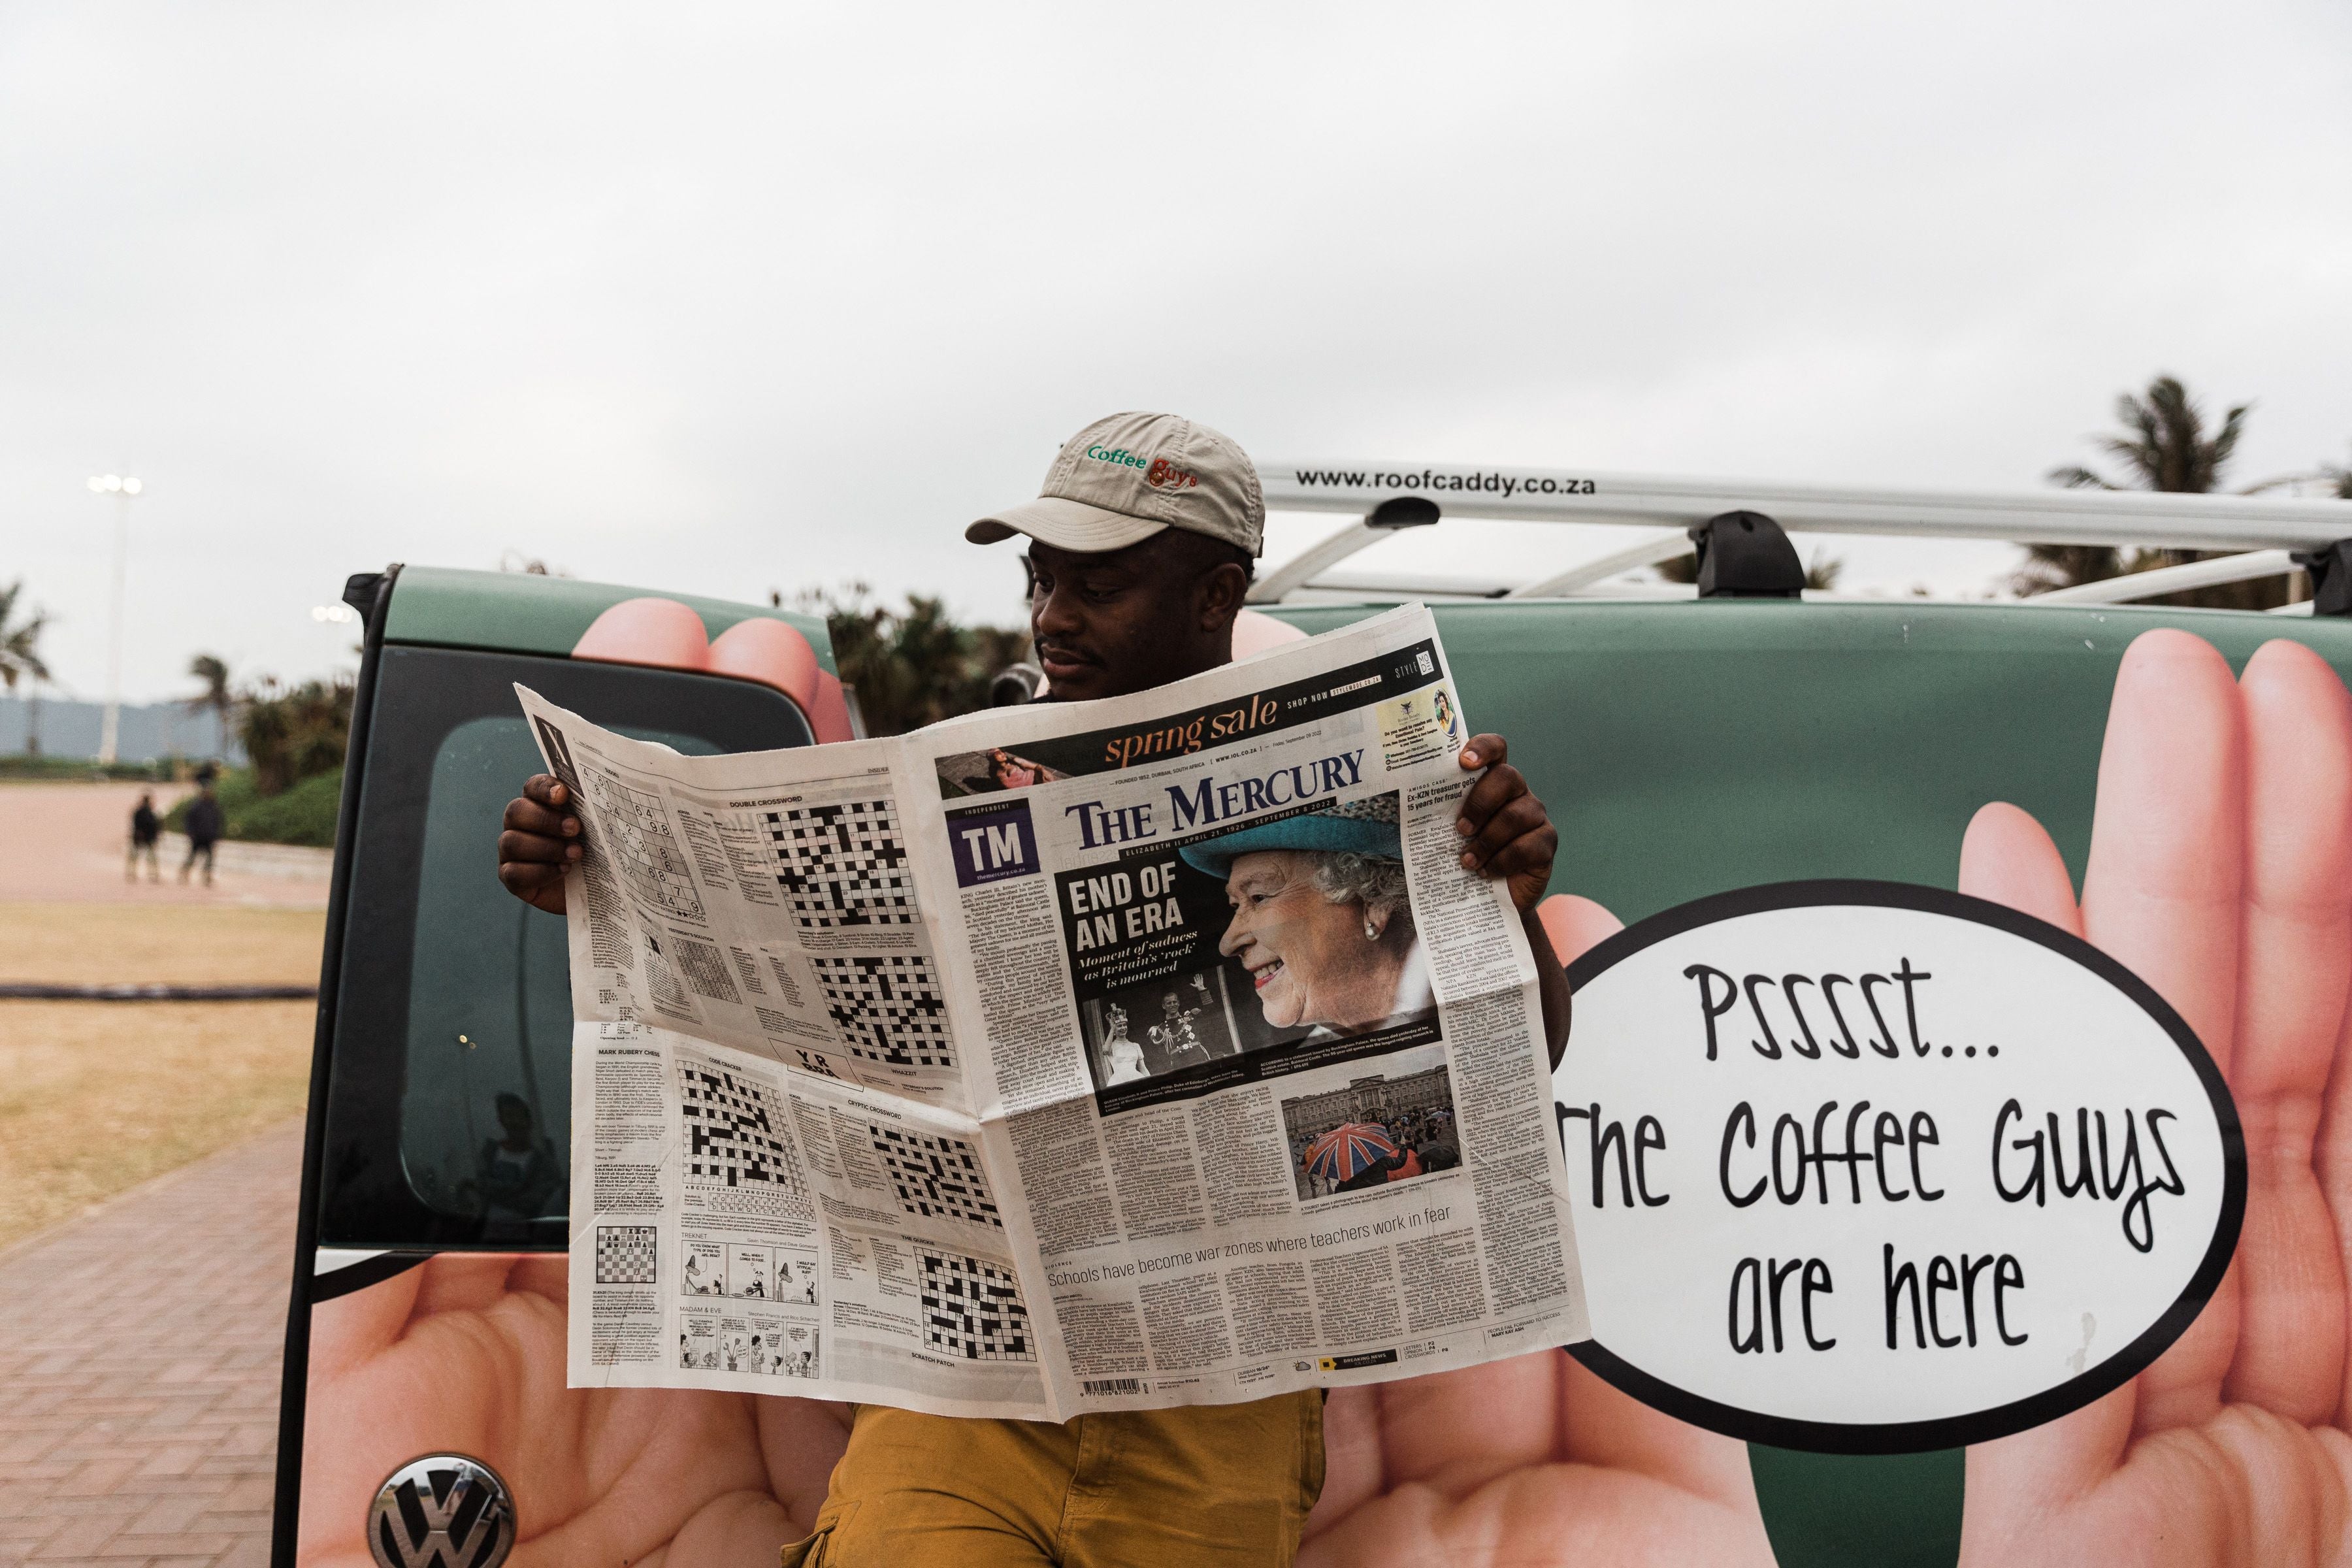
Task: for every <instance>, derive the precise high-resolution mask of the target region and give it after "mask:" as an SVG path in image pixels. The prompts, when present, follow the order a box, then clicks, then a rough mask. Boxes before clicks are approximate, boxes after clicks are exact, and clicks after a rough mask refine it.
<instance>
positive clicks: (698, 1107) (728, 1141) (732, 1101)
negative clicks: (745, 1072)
mask: <svg viewBox="0 0 2352 1568" xmlns="http://www.w3.org/2000/svg"><path fill="white" fill-rule="evenodd" d="M677 1073H678V1078H679V1079H680V1080H681V1081H680V1084H679V1087H680V1089H682V1090H683V1091H684V1099H683V1101H682V1108H683V1110H685V1113H686V1137H687V1147H686V1174H687V1179H688V1180H689V1181H692V1182H696V1183H698V1184H702V1185H705V1186H724V1187H731V1188H735V1189H738V1190H741V1191H748V1192H766V1193H769V1194H773V1195H774V1196H776V1197H779V1198H782V1199H783V1200H785V1201H786V1202H788V1203H790V1204H792V1205H794V1206H796V1207H800V1208H806V1207H807V1206H808V1201H809V1200H808V1188H807V1187H806V1186H805V1185H804V1184H803V1183H802V1181H801V1173H800V1171H799V1169H798V1167H797V1166H796V1165H795V1164H794V1163H793V1156H792V1151H791V1149H790V1148H789V1147H788V1146H787V1145H786V1144H785V1142H784V1135H783V1131H782V1128H783V1121H784V1106H783V1101H782V1099H781V1098H779V1097H778V1095H777V1094H776V1092H775V1091H774V1090H773V1089H770V1088H768V1087H767V1086H766V1085H765V1084H761V1083H755V1082H753V1081H751V1079H740V1078H738V1077H736V1076H735V1075H734V1074H733V1073H731V1072H729V1071H728V1070H727V1069H726V1068H722V1067H718V1066H715V1065H713V1064H711V1063H709V1062H705V1061H697V1060H694V1059H692V1058H686V1057H681V1058H679V1059H678V1064H677Z"/></svg>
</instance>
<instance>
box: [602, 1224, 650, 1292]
mask: <svg viewBox="0 0 2352 1568" xmlns="http://www.w3.org/2000/svg"><path fill="white" fill-rule="evenodd" d="M653 1282H654V1227H653V1226H649V1225H600V1226H597V1227H596V1283H597V1284H599V1285H650V1284H652V1283H653Z"/></svg>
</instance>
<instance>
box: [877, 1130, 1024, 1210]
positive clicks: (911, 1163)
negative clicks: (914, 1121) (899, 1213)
mask: <svg viewBox="0 0 2352 1568" xmlns="http://www.w3.org/2000/svg"><path fill="white" fill-rule="evenodd" d="M866 1133H867V1135H868V1136H869V1137H870V1139H871V1140H872V1142H873V1144H874V1152H876V1153H877V1154H879V1155H880V1156H882V1166H883V1169H885V1170H886V1171H887V1172H889V1173H890V1185H891V1186H892V1187H893V1188H894V1189H895V1190H896V1191H897V1193H898V1206H899V1207H900V1208H902V1209H905V1210H906V1211H907V1212H908V1214H911V1215H922V1216H923V1217H924V1218H926V1219H954V1220H961V1221H963V1222H964V1223H965V1224H967V1225H992V1226H996V1227H997V1228H998V1229H999V1230H1002V1229H1003V1228H1004V1221H1003V1219H1002V1218H1000V1217H999V1216H998V1215H997V1212H996V1202H995V1200H994V1199H993V1198H992V1197H991V1196H990V1195H989V1192H988V1183H987V1182H986V1180H985V1179H983V1178H982V1175H981V1173H980V1154H979V1152H978V1151H976V1150H974V1149H973V1148H972V1146H971V1144H969V1143H966V1142H964V1141H963V1140H961V1138H949V1137H944V1136H939V1137H934V1136H932V1135H930V1134H929V1133H923V1132H909V1131H904V1130H902V1129H899V1128H897V1127H877V1126H876V1125H874V1124H873V1123H872V1122H870V1121H869V1122H867V1123H866Z"/></svg>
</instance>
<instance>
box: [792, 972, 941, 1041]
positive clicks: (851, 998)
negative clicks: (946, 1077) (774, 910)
mask: <svg viewBox="0 0 2352 1568" xmlns="http://www.w3.org/2000/svg"><path fill="white" fill-rule="evenodd" d="M809 962H810V963H814V965H816V979H817V984H819V985H821V986H823V987H824V999H825V1011H826V1012H827V1013H829V1014H831V1015H832V1016H833V1021H834V1022H835V1023H836V1024H838V1025H840V1026H841V1030H842V1033H843V1034H844V1035H845V1037H847V1039H848V1043H849V1049H850V1054H851V1055H853V1056H859V1057H864V1058H866V1059H867V1060H868V1061H878V1062H893V1063H896V1064H897V1065H898V1066H899V1067H925V1068H947V1067H953V1066H955V1054H954V1052H953V1051H952V1050H950V1048H949V1042H948V1008H947V1002H946V999H945V998H944V997H942V996H941V995H940V982H939V976H938V974H937V973H934V972H933V970H932V968H931V961H930V960H929V959H928V958H924V957H922V956H921V955H920V954H916V953H899V954H891V955H887V956H875V957H861V958H812V959H811V960H810V961H809Z"/></svg>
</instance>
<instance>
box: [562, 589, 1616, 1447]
mask: <svg viewBox="0 0 2352 1568" xmlns="http://www.w3.org/2000/svg"><path fill="white" fill-rule="evenodd" d="M521 696H522V701H523V706H524V708H525V710H527V711H528V713H529V714H530V719H531V721H532V723H533V727H534V730H535V731H536V733H537V734H538V736H539V739H540V743H541V748H542V750H543V751H544V752H545V754H546V757H547V762H548V766H549V769H550V771H551V772H552V773H555V774H557V775H558V776H559V777H560V778H562V780H564V781H565V782H566V783H567V784H570V785H571V786H572V793H573V795H574V796H575V798H576V801H577V811H578V815H579V816H580V817H581V820H582V825H583V829H584V832H585V837H586V842H587V847H588V853H587V854H586V855H585V856H584V857H583V859H582V860H581V862H580V863H579V864H578V865H577V866H576V867H575V868H574V869H573V871H572V876H571V880H570V883H569V886H568V888H567V898H568V900H569V904H570V909H571V917H570V931H571V953H572V1007H573V1016H574V1018H575V1020H576V1022H575V1024H574V1026H573V1028H574V1033H573V1074H572V1100H573V1108H572V1128H573V1134H572V1137H573V1150H572V1211H571V1212H572V1252H571V1300H572V1307H571V1317H570V1381H571V1383H572V1385H574V1386H608V1385H656V1386H662V1387H693V1388H727V1389H739V1390H746V1391H751V1392H756V1393H789V1394H808V1395H814V1396H822V1397H827V1398H836V1399H848V1400H861V1401H868V1402H875V1403H880V1404H886V1405H900V1406H905V1407H908V1408H911V1409H917V1410H926V1411H931V1412H935V1413H940V1414H948V1415H991V1416H1006V1417H1019V1418H1031V1419H1044V1420H1055V1421H1060V1420H1066V1419H1067V1418H1068V1417H1070V1416H1072V1415H1078V1414H1081V1413H1084V1412H1087V1411H1091V1410H1108V1409H1134V1408H1149V1407H1154V1406H1161V1405H1179V1404H1192V1403H1217V1402H1223V1401H1231V1400H1244V1399H1255V1398H1262V1397H1265V1396H1266V1395H1269V1394H1279V1393H1283V1392H1286V1391H1289V1390H1293V1389H1298V1388H1304V1387H1308V1386H1313V1385H1318V1384H1325V1385H1329V1384H1354V1383H1368V1382H1377V1381H1381V1380H1385V1379H1390V1378H1396V1377H1404V1376H1412V1375H1418V1374H1421V1373H1432V1372H1439V1371H1444V1370H1446V1369H1449V1368H1454V1367H1461V1366H1468V1365H1472V1364H1475V1363H1480V1362H1486V1361H1491V1360H1495V1359H1496V1358H1499V1357H1502V1356H1507V1355H1515V1354H1519V1353H1523V1352H1528V1351H1533V1350H1538V1349H1540V1348H1542V1347H1545V1346H1549V1345H1557V1344H1561V1343H1565V1342H1570V1341H1574V1340H1578V1339H1581V1338H1583V1337H1585V1336H1586V1328H1585V1311H1584V1296H1583V1286H1582V1280H1581V1279H1580V1274H1579V1271H1578V1264H1577V1255H1576V1246H1575V1241H1574V1237H1573V1236H1572V1234H1571V1231H1570V1211H1569V1203H1568V1191H1567V1184H1566V1178H1565V1173H1564V1171H1563V1168H1562V1162H1561V1154H1560V1144H1559V1139H1558V1137H1557V1135H1556V1134H1555V1132H1554V1131H1553V1127H1552V1122H1553V1117H1552V1110H1551V1096H1550V1092H1549V1078H1550V1075H1549V1067H1548V1063H1547V1059H1546V1051H1545V1044H1544V1037H1543V1027H1542V1018H1541V1010H1540V1004H1539V1001H1538V991H1537V986H1536V973H1535V966H1534V963H1533V960H1532V958H1531V956H1530V953H1529V951H1528V943H1527V938H1526V935H1525V932H1524V931H1523V930H1522V928H1521V925H1520V921H1519V920H1518V918H1517V914H1516V913H1515V911H1514V910H1513V909H1512V906H1511V902H1510V899H1509V895H1508V893H1507V891H1506V890H1505V889H1504V888H1503V887H1502V886H1501V885H1500V884H1499V883H1496V882H1489V881H1486V880H1485V879H1480V878H1478V877H1475V876H1474V875H1473V874H1471V873H1469V872H1466V871H1464V870H1463V869H1462V868H1461V867H1460V864H1459V853H1460V846H1459V841H1458V837H1457V835H1456V833H1455V829H1454V814H1455V811H1456V809H1457V806H1458V805H1459V803H1460V800H1461V797H1462V795H1463V794H1464V792H1465V790H1466V789H1467V788H1468V786H1469V784H1470V783H1471V781H1472V776H1473V775H1471V774H1468V773H1465V772H1464V771H1463V770H1462V769H1461V767H1460V766H1459V765H1458V763H1456V761H1455V753H1456V752H1458V751H1460V749H1461V747H1462V745H1463V742H1464V741H1465V738H1466V737H1467V735H1468V733H1469V728H1468V723H1467V721H1466V719H1465V715H1464V714H1463V711H1462V708H1461V703H1460V699H1459V698H1458V696H1457V695H1456V694H1455V692H1454V688H1453V685H1452V683H1451V682H1450V680H1449V679H1447V671H1446V666H1445V661H1444V650H1443V649H1442V648H1441V647H1439V645H1438V640H1437V635H1436V627H1435V625H1434V623H1433V621H1432V619H1431V617H1430V616H1429V615H1428V613H1427V612H1426V611H1425V610H1423V609H1421V608H1420V607H1419V606H1411V607H1408V608H1405V609H1402V610H1397V611H1393V612H1391V613H1389V614H1386V615H1383V616H1379V617H1378V618H1376V619H1373V620H1370V621H1366V622H1363V623H1361V624H1360V625H1357V626H1351V627H1349V628H1346V629H1344V630H1340V631H1335V632H1331V633H1328V634H1326V635H1324V636H1322V637H1315V638H1313V639H1311V640H1308V641H1307V642H1303V643H1297V644H1293V645H1291V646H1289V647H1284V648H1281V649H1278V650H1276V651H1275V652H1272V653H1269V654H1265V655H1263V656H1261V657H1259V658H1255V659H1252V660H1249V661H1247V662H1245V663H1242V664H1236V665H1232V666H1228V667H1226V668H1223V669H1221V670H1217V671H1214V672H1212V673H1210V674H1206V675H1202V676H1198V677H1194V678H1192V679H1187V680H1183V681H1179V682H1176V683H1173V684H1171V685H1169V686H1165V687H1161V688H1159V689H1154V690H1152V691H1150V692H1148V693H1144V694H1142V695H1139V696H1136V697H1132V698H1122V699H1112V700H1104V701H1099V702H1091V703H1072V704H1066V705H1062V704H1041V705H1037V706H1033V707H1028V708H1016V709H1000V710H993V711H991V712H986V713H981V714H974V715H971V716H970V717H968V718H965V719H960V720H955V721H949V722H947V723H943V724H939V725H934V726H932V727H931V728H929V729H927V730H922V731H917V732H916V733H913V734H909V735H903V736H898V737H895V738H892V739H888V740H877V741H864V742H854V743H848V744H839V745H827V746H820V747H810V748H803V749H798V750H790V751H779V752H747V753H740V754H736V755H727V756H703V757H687V756H682V755H679V754H678V753H677V752H673V751H671V750H669V749H668V748H667V747H665V746H660V745H656V744H650V743H646V742H635V741H631V740H628V739H625V738H624V737H622V736H619V735H615V734H613V733H611V732H610V731H604V730H601V729H598V728H597V727H595V726H594V725H593V724H591V723H589V722H587V721H584V720H583V719H581V718H579V717H577V716H575V715H573V714H571V713H568V712H566V711H564V710H562V709H560V708H556V707H553V706H551V705H550V704H548V703H546V702H544V701H541V700H540V699H539V698H538V697H537V696H536V695H535V694H533V693H531V692H530V691H528V690H522V691H521Z"/></svg>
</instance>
